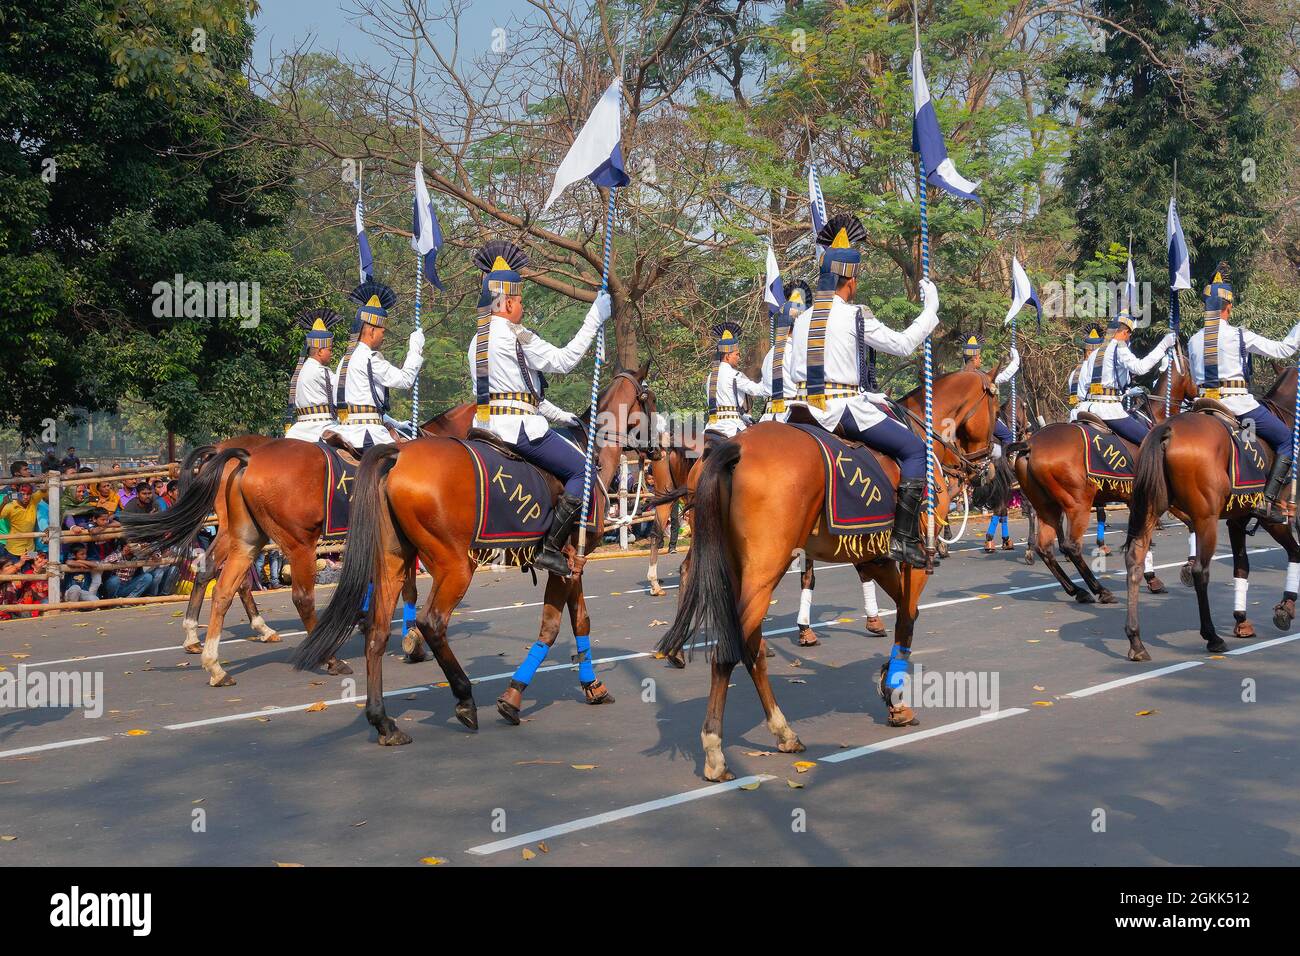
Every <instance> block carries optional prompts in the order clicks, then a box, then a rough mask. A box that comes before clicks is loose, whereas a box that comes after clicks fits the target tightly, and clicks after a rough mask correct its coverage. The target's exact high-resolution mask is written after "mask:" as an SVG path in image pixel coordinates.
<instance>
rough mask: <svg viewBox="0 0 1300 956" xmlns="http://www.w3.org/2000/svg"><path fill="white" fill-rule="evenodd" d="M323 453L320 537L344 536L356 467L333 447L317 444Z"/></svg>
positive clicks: (355, 478) (350, 506)
mask: <svg viewBox="0 0 1300 956" xmlns="http://www.w3.org/2000/svg"><path fill="white" fill-rule="evenodd" d="M316 446H317V447H318V448H319V449H320V450H321V451H323V452H324V453H325V530H324V531H323V532H322V537H326V538H329V537H335V536H338V535H342V534H346V533H347V530H348V515H349V512H350V511H351V509H352V487H353V485H355V484H356V480H357V465H356V462H354V461H352V460H351V459H350V458H344V457H343V456H342V455H341V454H339V450H338V449H337V448H335V447H334V446H333V445H327V444H325V443H324V442H319V441H318V442H317V443H316Z"/></svg>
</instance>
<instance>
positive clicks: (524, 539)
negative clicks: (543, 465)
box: [461, 441, 554, 550]
mask: <svg viewBox="0 0 1300 956" xmlns="http://www.w3.org/2000/svg"><path fill="white" fill-rule="evenodd" d="M461 444H462V445H464V446H465V450H466V451H468V452H469V457H470V460H471V461H472V462H473V464H474V513H475V515H477V517H476V518H475V521H474V540H473V543H472V545H471V546H472V547H473V548H474V549H475V550H480V549H490V548H514V547H519V546H520V545H529V544H536V543H537V542H538V541H540V540H541V537H542V535H543V534H545V533H546V529H547V527H549V526H550V523H551V509H552V505H553V502H554V497H553V492H552V490H551V484H550V481H549V480H548V479H547V477H546V475H545V473H544V472H542V471H541V470H540V469H538V468H535V467H533V466H532V465H530V464H528V462H526V461H520V460H519V459H517V458H511V457H507V456H506V455H504V454H502V452H501V451H500V450H499V449H498V448H496V447H495V446H494V445H492V444H491V443H489V442H485V441H463V442H461Z"/></svg>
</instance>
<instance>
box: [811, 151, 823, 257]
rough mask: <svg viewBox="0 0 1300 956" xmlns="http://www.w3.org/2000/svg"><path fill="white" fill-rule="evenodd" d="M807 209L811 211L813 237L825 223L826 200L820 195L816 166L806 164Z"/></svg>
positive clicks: (820, 189)
mask: <svg viewBox="0 0 1300 956" xmlns="http://www.w3.org/2000/svg"><path fill="white" fill-rule="evenodd" d="M808 209H809V211H810V212H811V213H812V229H813V239H814V240H816V238H817V234H818V233H819V232H821V231H822V226H824V225H826V200H825V199H824V198H823V197H822V184H821V180H819V179H818V178H817V167H816V166H813V165H811V164H810V165H809V166H808Z"/></svg>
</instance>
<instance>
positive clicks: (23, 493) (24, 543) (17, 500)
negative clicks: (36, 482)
mask: <svg viewBox="0 0 1300 956" xmlns="http://www.w3.org/2000/svg"><path fill="white" fill-rule="evenodd" d="M44 500H45V491H44V490H41V491H37V492H35V493H33V491H32V486H31V485H19V486H18V492H17V494H16V495H15V497H14V498H13V499H12V500H10V501H9V502H8V503H7V504H6V505H5V506H4V507H3V508H0V518H3V519H4V520H5V521H8V522H9V531H10V533H26V532H29V531H33V530H35V528H36V508H37V506H38V505H39V504H40V503H41V502H42V501H44ZM3 545H4V549H5V550H6V551H8V552H9V554H11V555H13V556H14V557H19V556H20V555H23V554H26V553H27V552H28V551H35V550H36V541H35V539H33V538H7V539H5V541H4V542H3Z"/></svg>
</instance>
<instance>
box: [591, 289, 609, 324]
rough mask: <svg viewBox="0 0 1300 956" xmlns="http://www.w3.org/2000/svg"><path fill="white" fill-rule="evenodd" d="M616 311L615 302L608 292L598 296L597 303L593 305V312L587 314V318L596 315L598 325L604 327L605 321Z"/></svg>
mask: <svg viewBox="0 0 1300 956" xmlns="http://www.w3.org/2000/svg"><path fill="white" fill-rule="evenodd" d="M613 311H614V301H613V300H612V299H611V298H610V297H609V293H608V292H602V293H601V294H600V295H598V296H596V301H595V302H593V303H592V304H591V311H590V312H588V313H587V318H591V317H592V315H595V317H596V322H597V324H598V325H604V324H605V320H606V319H608V318H609V317H610V315H611V314H612V313H613Z"/></svg>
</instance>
